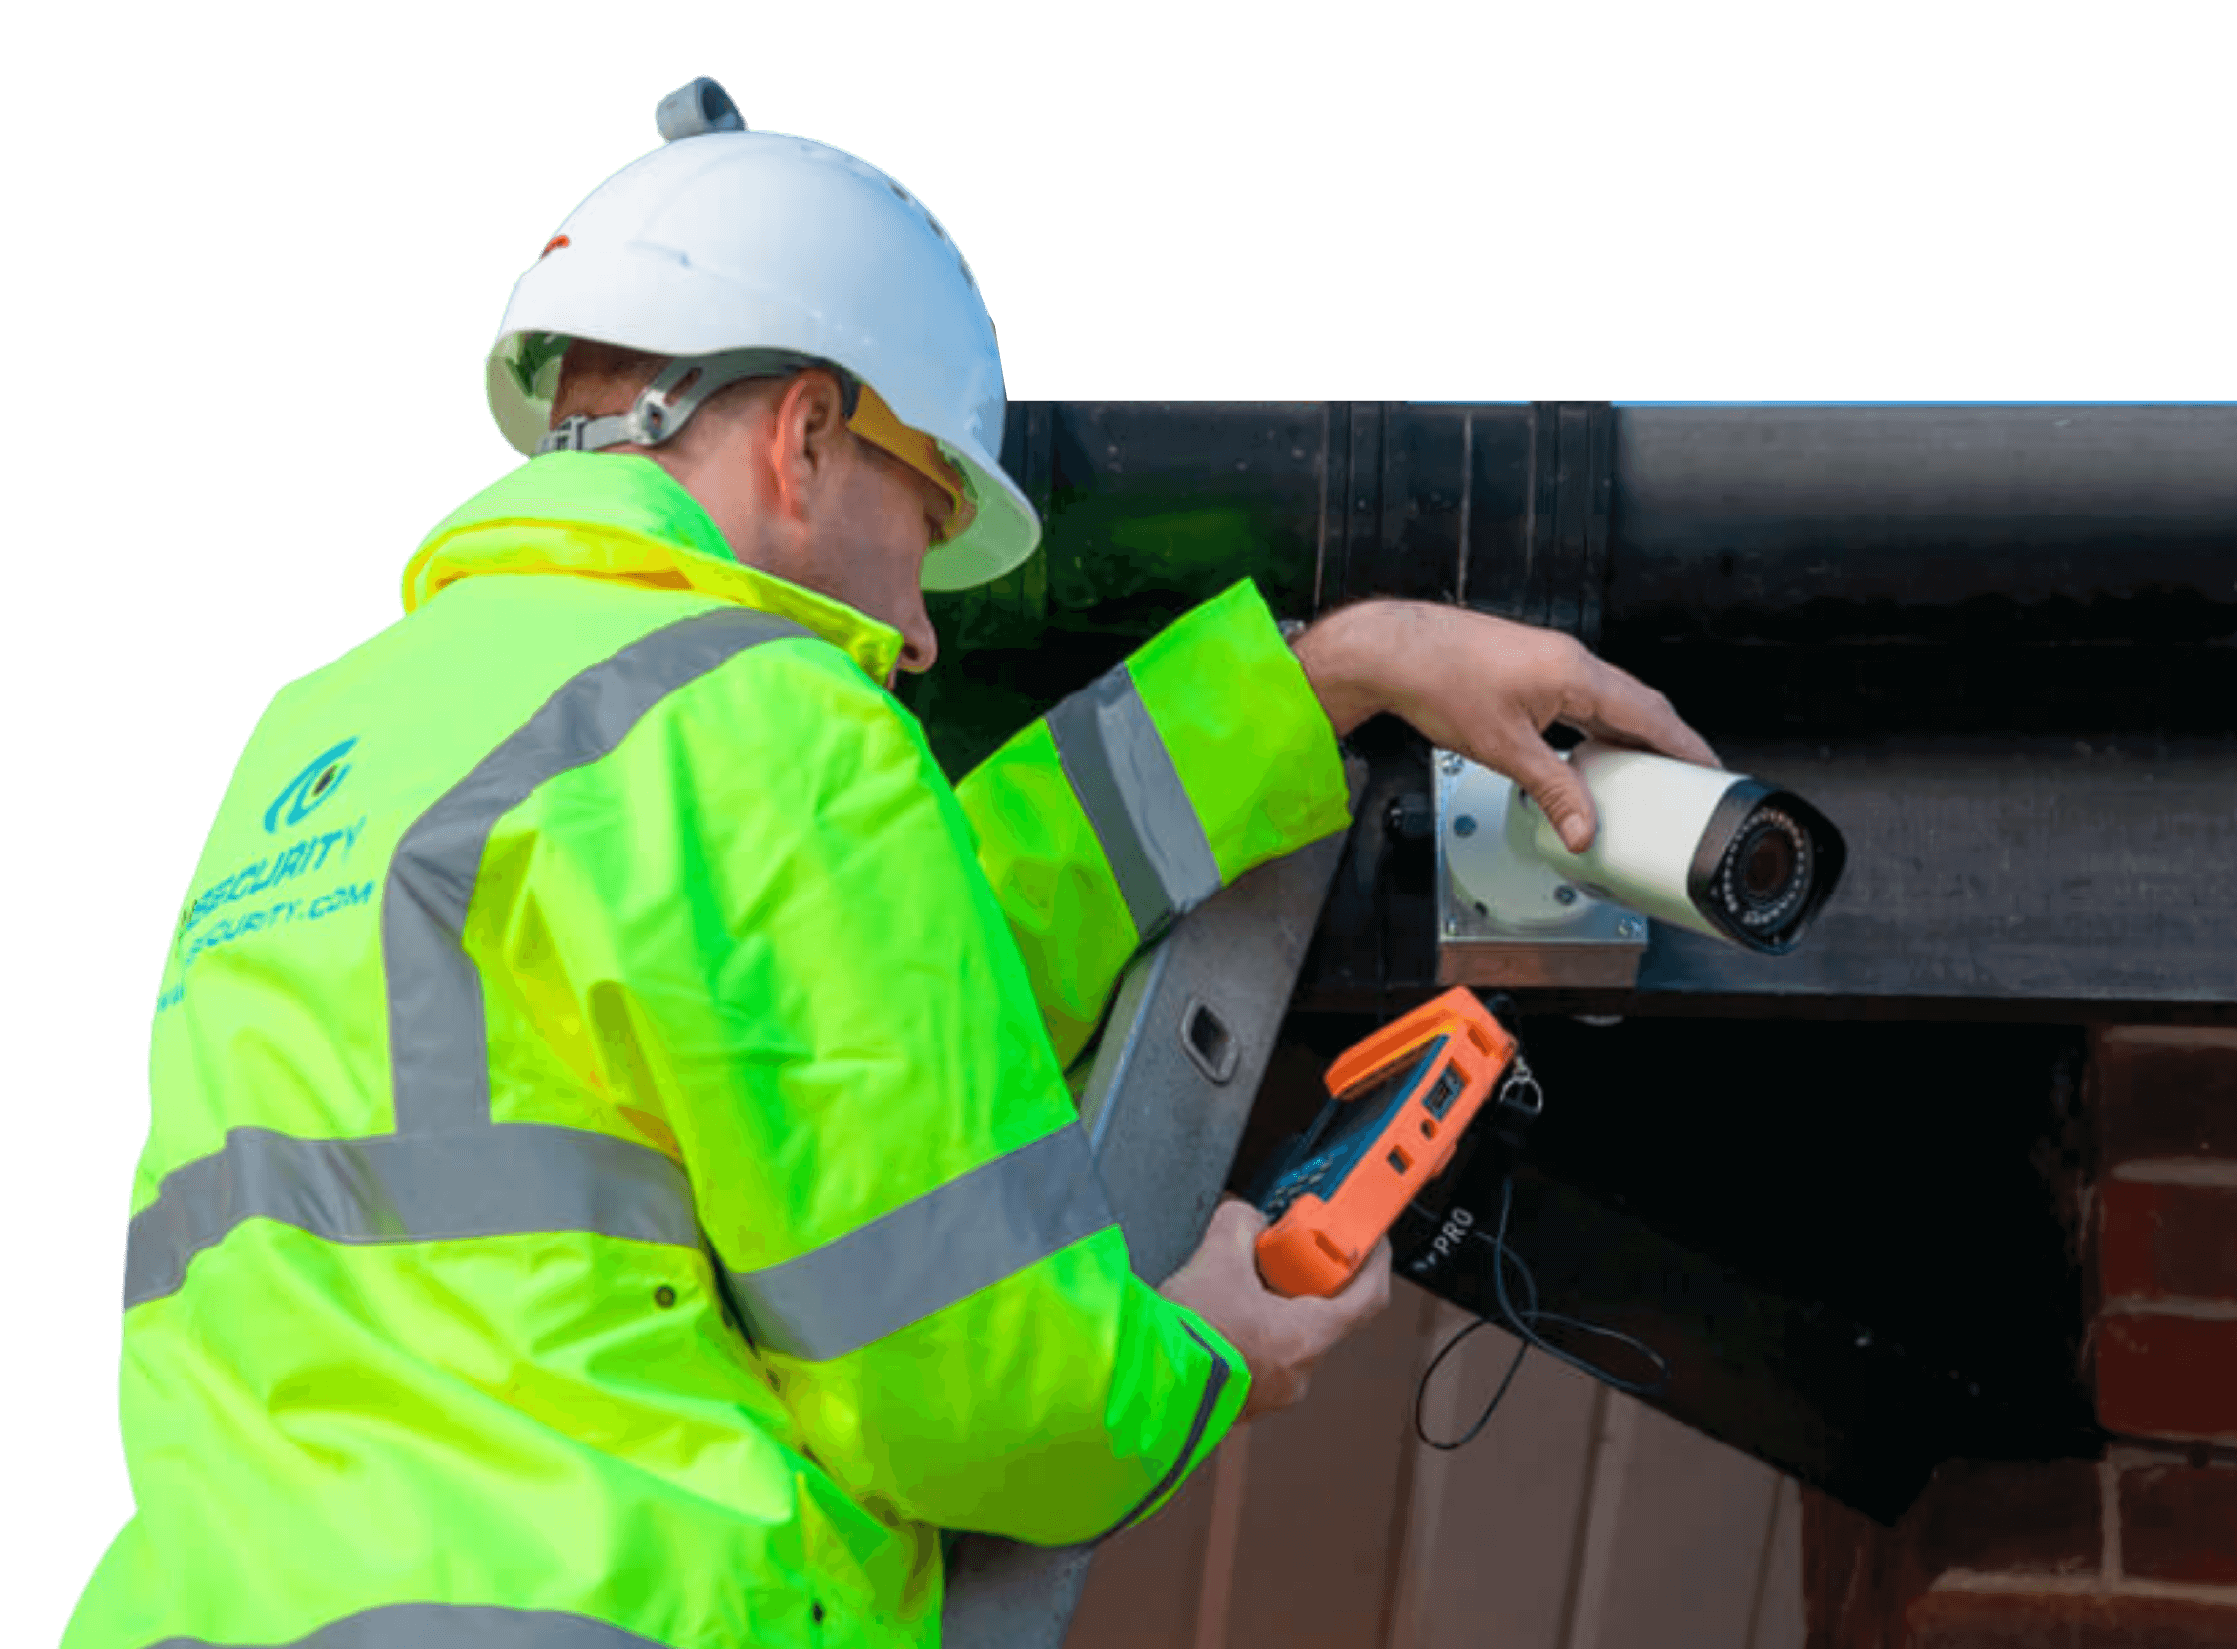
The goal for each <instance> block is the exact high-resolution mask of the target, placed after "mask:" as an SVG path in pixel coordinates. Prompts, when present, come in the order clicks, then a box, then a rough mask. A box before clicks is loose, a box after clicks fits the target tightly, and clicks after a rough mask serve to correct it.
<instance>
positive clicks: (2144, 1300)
mask: <svg viewBox="0 0 2237 1649" xmlns="http://www.w3.org/2000/svg"><path fill="white" fill-rule="evenodd" d="M2086 1098H2087V1104H2088V1109H2089V1112H2090V1115H2091V1118H2092V1121H2093V1125H2094V1149H2093V1151H2092V1156H2093V1159H2094V1161H2093V1163H2092V1167H2091V1176H2090V1179H2089V1181H2088V1183H2087V1184H2086V1185H2084V1186H2083V1187H2081V1188H2080V1192H2079V1195H2078V1197H2077V1198H2076V1199H2075V1204H2076V1208H2077V1213H2078V1217H2079V1220H2080V1224H2081V1230H2080V1232H2079V1233H2078V1235H2079V1237H2080V1239H2081V1241H2080V1248H2081V1252H2082V1254H2083V1263H2084V1266H2085V1275H2084V1277H2083V1279H2082V1287H2083V1289H2084V1293H2085V1297H2086V1302H2087V1306H2088V1309H2089V1310H2090V1311H2091V1312H2092V1314H2093V1320H2092V1324H2091V1330H2090V1334H2089V1342H2088V1345H2087V1347H2086V1348H2085V1352H2084V1355H2085V1359H2086V1361H2087V1363H2088V1365H2089V1367H2088V1372H2089V1373H2090V1375H2091V1377H2092V1380H2093V1382H2094V1387H2093V1389H2094V1390H2095V1392H2096V1396H2097V1409H2098V1417H2099V1420H2100V1421H2101V1422H2102V1424H2103V1425H2104V1426H2105V1427H2106V1429H2107V1430H2109V1431H2111V1432H2114V1433H2116V1434H2118V1435H2119V1436H2120V1438H2121V1439H2122V1440H2121V1441H2120V1442H2119V1443H2118V1444H2117V1445H2116V1446H2115V1447H2113V1448H2112V1449H2111V1450H2110V1451H2109V1452H2108V1454H2107V1456H2106V1458H2105V1459H2103V1460H2100V1461H2049V1462H2041V1463H2033V1464H2029V1463H2020V1464H1994V1465H1988V1464H1971V1463H1959V1464H1955V1465H1952V1466H1949V1467H1945V1468H1944V1469H1943V1470H1942V1471H1941V1472H1940V1473H1938V1474H1937V1475H1936V1477H1935V1480H1934V1482H1933V1483H1932V1484H1931V1485H1929V1486H1928V1488H1927V1490H1926V1492H1925V1494H1923V1495H1922V1496H1921V1497H1920V1499H1919V1502H1918V1504H1917V1505H1915V1506H1914V1507H1912V1509H1911V1511H1910V1512H1909V1513H1908V1514H1907V1515H1906V1516H1905V1517H1904V1519H1903V1521H1902V1522H1901V1523H1900V1524H1899V1525H1897V1526H1896V1527H1895V1528H1894V1529H1883V1528H1881V1527H1879V1526H1878V1525H1877V1524H1874V1523H1872V1522H1870V1521H1869V1520H1867V1519H1865V1518H1862V1517H1859V1516H1857V1515H1856V1514H1855V1513H1852V1512H1849V1511H1847V1510H1845V1509H1844V1508H1842V1507H1840V1506H1838V1505H1835V1504H1834V1503H1832V1502H1831V1501H1828V1500H1826V1499H1825V1498H1824V1497H1823V1496H1818V1495H1812V1496H1809V1497H1808V1498H1807V1499H1806V1500H1805V1502H1804V1506H1803V1566H1804V1586H1805V1596H1806V1602H1807V1610H1808V1617H1809V1645H1810V1649H2114V1646H2116V1645H2118V1646H2121V1649H2207V1646H2209V1645H2211V1646H2216V1649H2223V1646H2228V1649H2237V1031H2217V1030H2195V1029H2172V1028H2159V1027H2142V1026H2133V1027H2120V1028H2116V1029H2111V1030H2106V1031H2103V1032H2101V1033H2099V1034H2098V1035H2096V1036H2095V1037H2094V1038H2093V1040H2092V1047H2091V1061H2090V1080H2089V1085H2088V1090H2087V1095H2086Z"/></svg>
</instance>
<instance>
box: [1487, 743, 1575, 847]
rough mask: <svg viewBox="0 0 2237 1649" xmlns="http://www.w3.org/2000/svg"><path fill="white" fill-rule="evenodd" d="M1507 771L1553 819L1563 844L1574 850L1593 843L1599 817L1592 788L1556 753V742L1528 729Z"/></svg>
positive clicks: (1507, 766) (1506, 764)
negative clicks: (1554, 747) (1542, 737)
mask: <svg viewBox="0 0 2237 1649" xmlns="http://www.w3.org/2000/svg"><path fill="white" fill-rule="evenodd" d="M1503 765H1504V768H1505V770H1506V772H1507V773H1508V774H1509V775H1510V776H1511V777H1512V778H1513V779H1514V781H1515V782H1516V783H1517V784H1519V785H1521V786H1522V787H1523V789H1525V790H1527V791H1528V792H1530V797H1531V800H1533V801H1535V802H1536V803H1537V804H1538V805H1539V806H1540V807H1541V808H1543V809H1544V810H1545V814H1546V817H1547V818H1548V819H1550V820H1552V821H1553V828H1554V832H1555V834H1556V835H1558V836H1560V838H1561V845H1562V846H1563V847H1566V848H1567V849H1568V850H1569V851H1570V852H1571V853H1582V852H1583V851H1584V850H1585V849H1586V848H1588V847H1590V846H1592V837H1593V832H1594V831H1595V830H1597V829H1598V828H1599V821H1598V820H1597V819H1596V818H1595V817H1594V816H1593V811H1592V792H1591V791H1590V790H1587V789H1586V788H1585V782H1584V780H1583V779H1581V778H1579V777H1578V776H1577V775H1576V772H1575V771H1574V770H1573V769H1572V768H1571V767H1570V765H1569V764H1568V763H1567V762H1565V761H1563V760H1562V759H1561V758H1560V757H1559V756H1557V755H1555V754H1554V753H1553V746H1551V745H1549V744H1547V743H1546V741H1545V740H1543V739H1541V738H1540V737H1539V736H1538V735H1537V734H1536V733H1526V734H1524V735H1523V738H1522V740H1521V742H1520V743H1519V744H1518V745H1517V746H1516V747H1515V750H1514V752H1513V754H1512V755H1511V756H1510V757H1509V759H1508V760H1507V762H1506V763H1504V764H1503Z"/></svg>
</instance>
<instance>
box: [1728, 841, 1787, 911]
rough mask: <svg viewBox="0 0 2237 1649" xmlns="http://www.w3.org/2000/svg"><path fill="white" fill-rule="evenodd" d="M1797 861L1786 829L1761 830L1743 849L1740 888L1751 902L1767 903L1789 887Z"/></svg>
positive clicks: (1741, 850) (1741, 851) (1741, 853)
mask: <svg viewBox="0 0 2237 1649" xmlns="http://www.w3.org/2000/svg"><path fill="white" fill-rule="evenodd" d="M1798 862H1799V861H1798V860H1797V859H1796V857H1795V852H1794V844H1793V843H1792V842H1791V841H1789V840H1788V839H1787V835H1786V832H1785V831H1783V830H1779V829H1777V828H1775V827H1772V828H1762V829H1758V830H1757V831H1756V832H1755V834H1754V836H1753V838H1752V839H1751V840H1749V841H1748V842H1746V843H1744V844H1743V845H1742V846H1741V849H1740V891H1741V892H1742V893H1744V894H1746V895H1747V897H1748V900H1749V902H1750V903H1751V904H1768V903H1770V902H1771V901H1772V900H1774V899H1776V898H1778V896H1779V895H1780V894H1782V893H1784V892H1785V891H1786V890H1787V884H1788V883H1789V882H1791V881H1792V880H1793V879H1794V867H1795V865H1796V864H1797V863H1798Z"/></svg>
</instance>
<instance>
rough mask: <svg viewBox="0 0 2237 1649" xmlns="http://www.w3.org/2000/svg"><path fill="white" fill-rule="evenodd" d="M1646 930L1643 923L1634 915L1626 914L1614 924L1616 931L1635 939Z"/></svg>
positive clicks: (1625, 936)
mask: <svg viewBox="0 0 2237 1649" xmlns="http://www.w3.org/2000/svg"><path fill="white" fill-rule="evenodd" d="M1646 931H1647V930H1646V927H1645V925H1644V924H1642V923H1641V922H1640V921H1639V919H1638V918H1637V917H1635V916H1626V917H1625V918H1624V919H1623V920H1622V921H1620V922H1618V923H1617V924H1616V932H1617V933H1619V934H1621V935H1622V936H1623V937H1624V938H1626V939H1636V938H1638V937H1639V936H1640V935H1642V934H1643V933H1645V932H1646Z"/></svg>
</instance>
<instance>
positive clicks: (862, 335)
mask: <svg viewBox="0 0 2237 1649" xmlns="http://www.w3.org/2000/svg"><path fill="white" fill-rule="evenodd" d="M687 96H692V97H695V99H696V101H697V102H698V103H700V104H702V105H705V106H707V107H708V108H709V109H710V110H711V111H712V112H714V113H715V114H716V118H715V119H714V121H713V122H712V126H711V129H710V123H709V122H708V121H706V120H700V121H696V122H686V123H684V124H683V128H682V129H684V130H688V131H693V132H695V133H696V135H690V136H684V137H681V138H680V139H678V140H676V141H671V142H670V143H668V144H667V145H666V146H665V147H663V148H660V149H657V150H655V151H654V152H653V153H651V154H649V155H646V156H645V157H644V158H643V159H641V160H638V161H636V162H634V163H633V164H631V165H629V166H626V167H624V168H623V169H622V170H621V171H619V172H617V173H615V174H614V176H612V177H611V178H608V179H607V180H606V181H605V182H604V183H603V184H601V185H599V187H598V188H597V189H596V190H595V191H593V192H592V194H591V196H590V198H589V199H587V200H585V201H584V202H583V203H582V204H581V205H580V206H578V207H576V208H575V210H574V212H573V213H572V214H570V215H569V217H568V219H567V221H566V222H565V223H562V224H561V225H560V226H559V231H558V233H556V234H555V235H553V236H552V238H551V240H550V242H549V243H548V244H547V245H546V246H545V248H544V251H543V254H542V255H541V256H540V257H539V258H538V259H537V260H536V262H535V263H534V265H532V266H531V267H530V268H529V270H528V272H527V273H526V274H524V275H522V276H521V278H520V280H519V282H518V284H516V285H515V286H514V288H513V296H512V302H511V303H509V304H508V305H507V306H506V309H505V319H504V323H503V324H502V325H501V326H500V327H499V329H498V336H497V343H496V345H495V347H494V348H492V350H491V351H490V356H489V404H490V410H491V411H492V412H493V413H495V414H496V417H497V426H498V428H499V429H501V430H502V431H503V432H504V434H505V439H506V440H508V441H510V442H511V443H512V444H513V446H514V447H515V448H517V449H518V450H520V451H521V452H524V453H533V452H536V451H538V450H540V449H543V448H546V447H548V446H549V445H552V444H559V445H579V446H592V447H594V446H602V445H611V444H613V442H614V441H617V440H642V441H648V442H654V441H659V440H662V439H665V438H666V437H668V436H670V435H673V434H674V433H675V431H676V430H677V429H679V428H681V427H682V424H683V421H684V419H685V418H687V417H688V416H689V415H690V413H691V411H692V410H693V409H694V408H696V406H697V405H698V404H699V402H701V401H702V400H704V399H705V397H706V396H707V395H708V394H711V393H712V392H713V390H714V389H715V388H717V387H719V384H720V383H722V382H731V381H735V380H736V379H737V378H738V377H741V376H745V375H747V373H748V372H749V371H750V370H751V369H752V365H753V363H754V362H756V361H759V362H762V363H764V364H765V365H767V364H783V365H800V364H805V363H807V362H822V363H828V364H830V365H832V366H835V367H837V368H839V369H840V370H841V373H842V376H846V375H851V376H852V377H853V378H854V379H855V380H857V381H858V382H859V384H866V385H868V386H870V388H871V389H872V390H873V391H874V395H873V397H872V400H873V402H878V401H882V403H883V406H884V407H885V408H890V409H891V412H892V415H893V418H894V419H896V420H898V422H899V423H900V424H902V425H905V426H907V428H908V429H909V430H914V431H918V432H921V433H922V434H924V435H927V436H929V437H931V438H932V440H933V442H934V443H936V444H937V446H938V448H939V450H940V453H941V455H942V456H944V457H945V458H946V459H947V461H948V462H949V463H950V464H952V465H953V466H954V467H955V469H956V470H958V471H960V472H961V475H962V480H963V487H964V491H965V495H966V498H967V500H968V520H967V522H966V523H965V525H963V527H962V529H961V530H960V531H959V532H957V533H956V534H955V536H953V537H951V538H947V539H945V540H943V541H942V542H940V543H938V544H936V545H934V546H933V548H932V551H931V553H930V554H929V555H928V556H927V557H926V558H925V563H924V587H925V588H926V589H928V590H958V589H964V588H966V587H968V586H970V585H973V584H980V583H984V582H985V581H986V580H988V579H990V578H996V577H999V576H1000V575H1001V574H1003V573H1005V572H1008V571H1009V570H1010V569H1011V568H1012V567H1015V566H1016V565H1017V564H1018V563H1019V562H1021V561H1023V560H1024V559H1025V558H1026V557H1027V556H1029V555H1031V554H1032V553H1033V549H1034V546H1035V545H1036V544H1038V543H1039V542H1040V537H1041V524H1040V521H1039V519H1038V518H1037V517H1036V516H1035V515H1034V513H1033V507H1032V505H1031V504H1029V503H1027V501H1026V498H1025V494H1024V493H1023V492H1021V491H1019V490H1018V487H1017V485H1016V483H1015V482H1013V481H1012V480H1011V479H1010V478H1009V477H1008V476H1007V475H1005V474H1004V473H1003V472H1002V466H1001V462H1000V460H999V458H998V457H997V456H996V454H997V453H998V452H999V450H1000V448H1001V444H1002V417H1003V410H1004V402H1003V389H1002V358H1001V351H1000V349H999V347H998V346H997V344H996V342H995V337H994V322H993V321H992V319H991V318H989V316H988V315H987V311H986V304H985V302H984V300H982V299H981V298H980V296H979V289H978V284H977V283H976V282H975V281H974V280H973V279H972V278H971V271H970V268H969V266H968V265H966V264H965V263H964V261H963V256H962V254H961V253H960V252H958V251H957V250H956V247H955V244H954V243H953V242H952V241H950V240H949V239H948V237H947V233H946V231H945V230H943V229H942V228H941V227H940V226H939V224H938V223H936V222H934V221H933V218H932V215H931V214H930V213H929V212H927V211H926V210H925V209H924V208H923V207H922V206H920V205H918V204H917V202H916V199H915V198H914V197H913V196H912V195H910V194H909V193H908V191H907V190H905V189H903V188H902V187H901V186H900V185H899V184H898V183H895V182H894V181H893V180H892V179H891V178H889V177H887V176H886V175H885V174H884V173H883V172H881V171H879V170H878V169H877V168H876V167H874V166H870V165H867V164H865V163H864V162H862V161H859V160H857V159H855V158H854V156H852V155H849V154H846V153H843V152H842V151H840V150H838V149H833V148H830V147H828V146H826V145H824V144H821V143H811V142H809V141H807V140H806V139H804V138H797V137H785V136H781V135H779V134H776V133H771V132H749V131H745V130H743V129H742V127H741V126H740V125H739V122H738V120H737V116H736V114H735V113H734V112H730V104H729V100H728V99H727V98H725V97H724V96H723V95H722V93H721V90H720V88H718V87H715V86H714V85H713V83H712V82H710V81H699V82H695V83H694V84H693V86H690V87H686V88H684V90H683V91H682V92H678V93H676V94H674V95H673V96H671V98H670V99H669V100H668V102H667V103H665V104H663V105H662V121H661V124H662V129H663V131H664V132H668V131H671V130H672V129H675V123H673V122H672V120H671V112H672V110H673V109H674V108H675V107H676V106H677V103H678V100H679V99H684V98H686V97H687ZM725 128H728V129H725ZM573 338H590V339H596V340H598V341H600V342H602V343H609V344H618V345H620V346H622V347H624V348H628V349H636V350H642V351H645V352H646V353H648V354H653V355H660V356H668V357H674V358H678V359H679V361H681V360H698V361H701V362H703V363H704V364H705V365H707V366H709V367H715V368H718V369H719V370H716V371H713V372H702V373H701V374H700V375H699V376H698V377H697V378H696V379H693V380H691V381H689V382H688V383H687V384H686V385H685V387H686V390H687V392H688V395H687V398H686V399H683V400H677V399H673V398H670V399H666V400H663V399H661V398H660V397H659V396H657V395H654V392H652V391H648V396H651V397H652V399H650V400H648V399H647V398H646V397H640V399H639V401H638V404H637V406H636V407H634V408H632V410H631V412H630V413H629V414H627V415H625V416H624V417H623V418H616V419H599V420H596V421H595V424H594V425H593V426H592V427H593V428H594V429H596V428H597V427H598V426H606V427H605V428H604V429H603V431H602V432H601V433H600V434H599V435H598V436H596V437H594V438H591V439H585V438H584V437H583V434H582V431H581V430H580V429H579V428H578V429H577V430H575V431H572V432H570V433H569V435H568V436H566V437H564V438H559V439H557V440H556V443H555V442H554V441H553V440H549V439H547V428H546V426H547V425H548V424H549V422H550V418H551V402H552V396H553V394H554V392H555V391H556V390H557V388H558V385H559V358H560V355H561V354H562V353H563V351H564V349H565V345H566V343H567V341H568V340H569V339H573ZM708 357H725V358H726V359H725V360H724V361H722V362H715V361H709V360H707V359H706V358H708ZM685 377H686V374H685V373H683V372H681V371H678V370H677V369H675V368H671V369H670V370H669V371H668V372H666V373H663V374H662V379H661V380H659V381H656V388H657V389H659V390H660V391H662V392H663V393H665V392H666V391H669V390H672V389H673V388H674V387H675V383H676V381H677V380H678V379H682V378H685ZM855 387H856V386H855V385H849V386H848V389H849V394H850V411H851V408H852V404H853V403H852V396H853V394H854V392H855ZM648 409H649V410H648Z"/></svg>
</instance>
